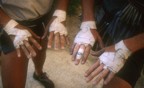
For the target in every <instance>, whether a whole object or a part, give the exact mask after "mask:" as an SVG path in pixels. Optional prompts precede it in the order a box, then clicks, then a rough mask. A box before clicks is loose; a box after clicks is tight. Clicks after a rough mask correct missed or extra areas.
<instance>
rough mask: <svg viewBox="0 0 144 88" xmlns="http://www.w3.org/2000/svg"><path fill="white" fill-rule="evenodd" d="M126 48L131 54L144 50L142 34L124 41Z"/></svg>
mask: <svg viewBox="0 0 144 88" xmlns="http://www.w3.org/2000/svg"><path fill="white" fill-rule="evenodd" d="M124 43H125V45H126V46H127V48H128V49H129V50H130V51H131V52H132V53H133V52H136V51H137V50H140V49H143V48H144V33H142V34H139V35H137V36H134V37H132V38H129V39H126V40H124Z"/></svg>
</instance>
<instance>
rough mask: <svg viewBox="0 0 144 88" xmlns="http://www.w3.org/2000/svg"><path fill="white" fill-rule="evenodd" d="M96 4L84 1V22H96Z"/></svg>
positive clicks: (87, 0)
mask: <svg viewBox="0 0 144 88" xmlns="http://www.w3.org/2000/svg"><path fill="white" fill-rule="evenodd" d="M94 2H95V0H82V12H83V13H82V21H95V17H94Z"/></svg>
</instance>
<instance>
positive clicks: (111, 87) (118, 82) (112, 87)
mask: <svg viewBox="0 0 144 88" xmlns="http://www.w3.org/2000/svg"><path fill="white" fill-rule="evenodd" d="M103 88H132V87H131V85H130V84H129V83H128V82H126V81H125V80H123V79H121V78H119V77H114V78H113V79H112V80H111V81H110V82H109V83H108V84H107V85H105V86H104V87H103Z"/></svg>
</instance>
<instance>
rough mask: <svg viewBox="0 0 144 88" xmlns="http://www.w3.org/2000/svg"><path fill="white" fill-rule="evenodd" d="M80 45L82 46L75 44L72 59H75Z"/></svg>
mask: <svg viewBox="0 0 144 88" xmlns="http://www.w3.org/2000/svg"><path fill="white" fill-rule="evenodd" d="M79 47H80V45H79V44H76V45H75V47H74V49H73V54H72V61H74V60H75V58H76V54H77V51H78V49H79Z"/></svg>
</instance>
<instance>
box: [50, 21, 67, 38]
mask: <svg viewBox="0 0 144 88" xmlns="http://www.w3.org/2000/svg"><path fill="white" fill-rule="evenodd" d="M49 31H50V32H51V31H54V33H58V32H59V33H60V35H65V36H67V34H68V32H67V29H66V27H65V26H64V25H63V24H62V23H61V21H60V19H59V18H56V19H55V20H54V21H53V22H52V24H51V25H50V28H49Z"/></svg>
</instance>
